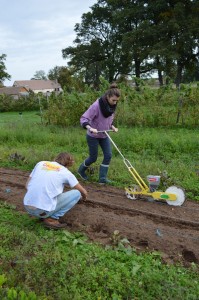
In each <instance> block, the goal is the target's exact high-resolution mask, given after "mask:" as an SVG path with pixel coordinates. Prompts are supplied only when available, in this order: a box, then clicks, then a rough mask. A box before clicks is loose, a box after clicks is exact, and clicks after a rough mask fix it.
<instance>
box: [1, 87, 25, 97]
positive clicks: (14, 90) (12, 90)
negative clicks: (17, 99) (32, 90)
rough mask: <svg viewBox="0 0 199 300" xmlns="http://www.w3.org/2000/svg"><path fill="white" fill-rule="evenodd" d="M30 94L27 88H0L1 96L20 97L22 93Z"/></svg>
mask: <svg viewBox="0 0 199 300" xmlns="http://www.w3.org/2000/svg"><path fill="white" fill-rule="evenodd" d="M24 92H26V93H28V90H27V88H25V87H21V86H19V87H13V86H11V87H3V88H0V94H5V95H19V94H21V93H24Z"/></svg>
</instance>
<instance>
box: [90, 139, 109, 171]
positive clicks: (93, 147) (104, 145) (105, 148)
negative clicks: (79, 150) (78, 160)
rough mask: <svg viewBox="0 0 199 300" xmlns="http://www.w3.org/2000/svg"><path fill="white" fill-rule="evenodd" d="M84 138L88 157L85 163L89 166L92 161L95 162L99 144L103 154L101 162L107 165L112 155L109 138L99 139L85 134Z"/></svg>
mask: <svg viewBox="0 0 199 300" xmlns="http://www.w3.org/2000/svg"><path fill="white" fill-rule="evenodd" d="M86 140H87V144H88V149H89V157H88V158H87V159H86V160H85V165H86V166H90V165H91V164H92V163H94V162H96V160H97V156H98V146H100V147H101V149H102V152H103V155H104V159H103V161H102V164H103V165H107V166H108V165H109V164H110V161H111V157H112V151H111V143H110V140H109V138H108V137H106V138H104V139H102V138H100V139H99V138H94V137H92V136H90V135H88V134H87V136H86Z"/></svg>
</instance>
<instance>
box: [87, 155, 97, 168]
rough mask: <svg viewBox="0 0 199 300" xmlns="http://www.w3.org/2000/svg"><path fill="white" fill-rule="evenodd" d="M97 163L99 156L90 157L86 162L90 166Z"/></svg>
mask: <svg viewBox="0 0 199 300" xmlns="http://www.w3.org/2000/svg"><path fill="white" fill-rule="evenodd" d="M96 161H97V156H90V157H89V158H88V159H86V160H85V165H86V166H90V165H91V164H93V163H95V162H96Z"/></svg>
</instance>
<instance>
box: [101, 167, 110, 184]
mask: <svg viewBox="0 0 199 300" xmlns="http://www.w3.org/2000/svg"><path fill="white" fill-rule="evenodd" d="M108 167H109V166H108V165H100V170H99V183H100V184H106V183H111V181H110V180H108V179H107V173H108Z"/></svg>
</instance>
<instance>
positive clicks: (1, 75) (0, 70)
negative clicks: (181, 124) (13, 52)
mask: <svg viewBox="0 0 199 300" xmlns="http://www.w3.org/2000/svg"><path fill="white" fill-rule="evenodd" d="M6 57H7V55H6V54H2V55H0V85H2V86H3V82H4V81H5V80H6V79H8V80H10V79H11V76H10V75H9V74H8V73H7V72H6V66H5V63H4V61H5V60H6Z"/></svg>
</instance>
